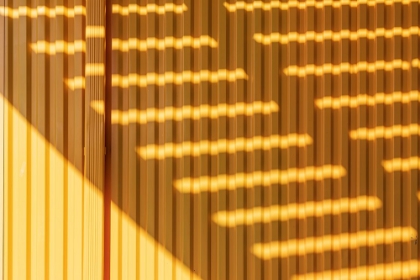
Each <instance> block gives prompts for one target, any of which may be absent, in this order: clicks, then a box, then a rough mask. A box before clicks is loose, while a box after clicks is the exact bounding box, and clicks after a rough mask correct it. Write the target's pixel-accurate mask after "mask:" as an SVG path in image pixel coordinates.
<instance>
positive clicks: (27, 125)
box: [0, 0, 104, 279]
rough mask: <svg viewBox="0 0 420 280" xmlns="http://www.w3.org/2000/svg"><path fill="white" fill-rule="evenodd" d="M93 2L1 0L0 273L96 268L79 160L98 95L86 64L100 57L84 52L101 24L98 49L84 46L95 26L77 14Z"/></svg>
mask: <svg viewBox="0 0 420 280" xmlns="http://www.w3.org/2000/svg"><path fill="white" fill-rule="evenodd" d="M96 2H97V1H96ZM3 3H4V4H3ZM87 10H88V13H87ZM100 11H101V9H100V6H97V7H95V8H91V9H90V10H89V7H86V5H85V2H84V1H81V0H75V1H58V0H57V1H11V0H10V1H9V0H6V1H2V5H1V7H0V16H1V21H2V25H1V27H2V29H3V27H4V30H5V32H4V33H3V32H1V34H2V35H1V36H2V37H1V39H2V40H1V48H0V49H1V51H2V52H3V51H4V60H3V53H2V55H1V58H2V59H1V60H0V63H1V73H2V77H1V81H2V82H1V87H0V90H1V97H2V102H4V105H5V110H4V114H3V116H4V143H5V153H4V174H5V178H4V186H5V188H4V192H5V199H4V205H5V215H4V224H5V231H4V235H5V237H4V251H3V250H2V251H3V256H4V279H100V277H101V275H102V272H103V266H102V261H103V255H102V248H103V242H102V240H103V239H102V236H103V231H102V228H101V226H102V224H103V219H102V217H103V215H102V212H103V206H102V205H103V200H102V192H101V190H100V189H99V190H98V188H97V187H93V184H96V185H97V186H99V187H100V185H98V182H96V181H95V176H94V175H93V173H92V172H89V169H88V167H89V165H86V164H84V146H85V144H84V143H85V138H86V141H88V140H89V139H90V138H89V137H90V135H92V132H91V130H89V126H88V125H85V121H86V122H89V121H92V120H91V119H92V118H89V114H88V115H87V117H85V115H86V114H85V107H84V105H85V103H86V102H85V98H86V100H89V99H88V98H90V97H91V96H98V95H97V94H96V95H95V92H98V90H97V89H96V88H97V86H96V87H95V85H93V86H92V80H95V78H94V75H95V73H96V72H97V71H96V67H89V64H90V63H95V62H99V63H100V62H101V61H100V60H98V61H96V60H94V59H95V58H93V56H92V54H93V53H95V52H96V51H99V53H100V52H102V53H103V43H102V42H103V38H104V32H102V33H103V34H102V38H101V39H100V43H102V48H100V46H99V47H97V46H95V45H93V48H95V49H94V50H93V51H89V50H91V49H92V44H91V43H92V42H91V41H89V40H88V41H86V37H88V38H89V36H90V37H92V36H94V35H95V34H96V33H95V30H93V32H90V33H89V30H86V29H87V24H86V23H87V22H88V23H89V22H90V23H93V24H92V25H94V24H95V23H96V22H95V19H97V18H98V17H99V16H100V15H101V13H100ZM87 14H88V16H87ZM89 15H90V16H89ZM102 16H103V17H104V4H103V5H102ZM89 19H90V20H89ZM103 21H104V19H103V20H102V25H103ZM3 24H4V25H3ZM96 25H100V22H99V23H96ZM102 29H104V28H103V27H102ZM90 31H92V30H91V29H90ZM3 35H4V37H3ZM86 49H87V50H88V51H87V52H86ZM102 61H103V60H102ZM94 66H95V65H94ZM85 68H86V69H85ZM3 78H4V83H3ZM89 79H90V80H89ZM98 79H100V78H98ZM103 79H104V78H103V77H102V84H103V83H104V80H103ZM85 80H86V84H87V89H86V90H85ZM101 92H102V93H103V89H102V91H101ZM87 109H88V110H92V109H90V106H88V107H87ZM88 113H89V112H88ZM2 121H3V119H2ZM85 131H87V133H85ZM102 138H103V136H102ZM96 146H97V147H98V149H100V141H96ZM89 152H90V150H89V146H88V149H87V151H86V153H87V154H88V156H87V158H88V159H90V158H91V157H89V155H91V153H89ZM102 153H103V148H102ZM2 161H3V160H2ZM101 161H102V162H103V159H102V160H101ZM90 162H92V160H91V161H90ZM90 165H91V164H90ZM85 166H87V167H86V169H88V170H87V171H86V172H84V170H85V168H84V167H85ZM98 167H99V165H98ZM100 171H101V170H100V169H97V172H98V173H99V172H100ZM84 174H86V176H84ZM99 176H102V178H103V170H102V175H99ZM2 181H3V180H2Z"/></svg>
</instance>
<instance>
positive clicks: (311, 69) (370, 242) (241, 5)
mask: <svg viewBox="0 0 420 280" xmlns="http://www.w3.org/2000/svg"><path fill="white" fill-rule="evenodd" d="M380 2H381V3H384V4H388V5H392V4H393V2H395V1H348V2H346V1H337V2H334V1H304V2H298V1H288V2H284V3H281V2H280V1H272V2H269V3H263V2H261V1H254V2H252V3H245V2H241V1H239V2H236V3H235V4H229V3H225V4H224V5H225V7H226V8H227V10H228V11H229V12H235V11H237V10H240V9H243V10H246V11H253V10H254V9H263V10H270V9H273V8H279V9H283V10H288V9H290V8H293V7H296V8H299V9H305V8H307V7H309V6H313V7H316V8H323V7H325V6H332V7H341V6H342V5H350V6H352V7H357V6H358V5H361V4H367V5H377V4H378V3H380ZM410 2H411V1H403V4H408V3H410ZM411 35H419V28H418V27H412V28H409V29H402V28H394V29H383V28H379V29H376V30H374V31H370V30H358V32H351V31H349V30H343V31H340V32H332V31H325V32H322V33H316V32H306V33H305V34H299V33H296V32H293V33H288V34H287V35H282V34H280V33H272V34H269V35H263V34H255V35H254V39H255V41H256V42H257V43H261V44H266V45H267V44H272V43H274V42H278V43H281V44H288V43H290V42H297V43H305V42H307V41H315V42H323V41H325V40H333V41H340V40H343V39H350V40H358V39H360V38H367V39H375V38H377V37H385V38H392V37H395V36H402V37H409V36H411ZM411 64H412V65H411V66H413V67H416V66H418V64H419V62H418V60H413V61H412V63H411ZM397 68H398V69H403V70H408V69H409V68H410V63H409V62H406V61H402V60H394V61H376V62H374V63H368V62H359V63H358V64H356V65H354V64H352V65H350V64H349V63H342V64H340V65H332V64H327V65H325V64H324V65H321V66H317V65H306V66H303V67H299V66H289V67H287V68H286V69H285V70H284V72H285V74H286V75H295V76H299V77H305V76H307V75H324V74H325V73H331V74H341V73H344V72H349V73H358V72H360V71H367V72H374V71H377V70H385V71H392V70H394V69H397ZM410 98H411V99H418V98H419V97H418V92H413V94H411V95H410V97H409V98H407V97H405V96H404V97H403V96H402V95H398V94H397V93H394V96H393V97H392V98H391V99H393V100H392V101H394V100H397V99H399V100H401V101H403V102H409V101H408V100H410ZM330 99H331V98H330ZM348 99H350V97H349V98H348ZM382 99H383V100H382ZM388 99H389V97H388V96H385V95H384V94H382V96H381V95H378V96H377V98H375V97H374V98H373V100H372V97H369V99H366V100H365V99H356V100H357V101H359V100H360V101H359V102H357V101H356V102H357V103H361V102H363V101H366V103H367V102H369V103H376V102H381V101H383V102H389V101H388ZM367 100H368V101H367ZM320 101H323V102H322V103H320ZM325 101H327V102H325ZM328 101H330V102H329V103H333V102H332V101H333V100H325V99H324V100H318V107H321V109H322V108H324V106H325V105H329V104H328ZM342 101H347V103H351V105H353V104H354V103H355V102H354V101H353V100H341V98H340V99H338V102H336V103H338V104H339V105H338V106H340V107H341V106H345V105H344V104H345V102H342ZM351 101H353V102H351ZM325 103H327V104H325ZM319 105H321V106H319ZM322 105H324V106H322ZM334 105H335V104H334ZM325 107H327V106H325ZM412 134H419V127H418V125H409V126H394V127H391V128H384V127H377V128H373V129H367V128H362V129H358V130H355V131H351V132H350V137H351V138H353V139H361V138H363V139H368V140H374V139H376V138H391V137H395V136H403V137H407V136H409V135H412ZM383 165H384V166H385V169H388V170H390V169H392V168H400V169H409V168H411V167H413V166H416V167H418V165H419V160H418V158H415V159H414V158H412V159H410V160H408V161H404V162H401V161H398V160H397V161H396V160H393V161H390V162H386V161H384V162H383ZM344 171H345V170H344ZM242 175H243V174H240V176H239V177H240V179H242ZM265 175H266V176H267V177H269V175H268V174H265ZM251 178H252V177H251ZM209 179H210V178H207V180H202V181H201V182H197V181H195V183H196V184H195V185H193V186H191V184H190V185H189V186H188V187H189V190H191V189H193V188H195V189H196V190H197V189H200V188H202V186H203V185H205V184H206V185H207V186H206V187H207V188H205V187H204V188H205V189H209V185H210V183H209V182H208V181H209ZM229 179H231V180H232V182H229V183H228V180H229ZM240 179H239V181H240V182H241V181H242V180H240ZM270 179H272V178H270ZM270 179H268V181H269V183H274V184H275V183H277V182H278V180H275V179H274V180H273V182H272V181H271V180H270ZM210 180H213V182H215V183H214V184H213V185H214V186H213V189H218V184H217V183H218V181H217V180H214V179H210ZM225 180H226V181H227V182H226V183H225V186H226V189H233V188H231V187H230V186H231V185H235V183H236V177H234V176H232V178H222V180H221V181H225ZM177 183H178V186H179V185H180V184H179V181H178V182H177ZM184 183H187V182H186V181H185V182H184ZM241 183H244V182H241ZM258 183H261V182H258ZM283 183H285V182H283ZM222 184H223V183H222ZM175 185H177V184H175ZM210 186H211V185H210ZM210 188H211V187H210ZM353 200H356V201H353ZM367 200H368V198H367V197H358V198H354V199H352V201H350V199H347V198H344V199H341V200H337V201H334V202H332V201H331V200H328V201H322V202H307V203H305V204H302V205H297V204H289V205H285V206H277V205H276V206H271V207H266V208H262V207H255V208H252V209H237V210H235V211H220V212H218V213H216V214H214V215H213V221H214V222H216V223H217V224H219V225H221V226H228V227H236V226H238V225H241V224H244V225H252V224H254V223H259V222H260V223H261V222H271V221H276V220H280V221H286V220H289V219H298V218H306V217H307V216H324V215H328V214H332V212H333V211H334V214H340V213H342V212H359V211H364V210H368V211H369V210H376V209H377V208H379V207H380V205H381V202H380V201H379V199H378V198H376V197H370V198H369V200H370V201H369V202H368V201H367ZM357 201H359V202H360V203H359V204H358V203H357ZM350 205H352V206H353V207H351V210H353V211H350ZM315 209H316V210H315ZM414 236H417V232H416V231H415V230H414V229H413V228H392V229H379V230H375V231H370V232H358V233H354V234H348V233H345V234H340V235H336V236H322V237H311V238H305V239H301V240H288V241H284V242H270V243H264V244H261V243H258V244H255V245H253V247H252V251H253V253H254V254H255V255H256V256H257V257H259V258H261V259H265V260H268V259H272V258H279V257H281V258H287V257H289V256H292V255H304V254H308V253H320V252H324V251H332V250H341V249H355V248H359V247H364V246H375V245H377V244H389V243H395V242H408V241H410V240H412V238H413V237H414ZM416 264H417V263H416ZM392 274H396V273H392ZM365 275H366V274H365ZM415 275H418V273H416V274H415ZM312 276H314V275H312ZM318 276H320V277H321V278H322V276H323V274H319V275H318ZM353 276H354V274H353ZM303 277H304V279H307V277H309V278H310V277H311V275H309V274H305V275H303ZM323 279H325V278H323ZM341 279H343V278H341ZM351 279H353V277H352V278H351Z"/></svg>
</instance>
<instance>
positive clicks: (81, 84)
mask: <svg viewBox="0 0 420 280" xmlns="http://www.w3.org/2000/svg"><path fill="white" fill-rule="evenodd" d="M64 82H65V83H66V85H67V87H68V88H69V89H71V90H75V89H84V88H85V77H81V76H79V77H74V78H71V79H65V80H64Z"/></svg>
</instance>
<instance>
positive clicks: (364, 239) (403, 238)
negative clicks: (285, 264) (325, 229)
mask: <svg viewBox="0 0 420 280" xmlns="http://www.w3.org/2000/svg"><path fill="white" fill-rule="evenodd" d="M416 236H417V231H416V230H415V229H414V228H412V227H394V228H390V229H377V230H372V231H359V232H356V233H342V234H338V235H324V236H320V237H308V238H303V239H294V240H288V241H280V242H279V241H275V242H269V243H257V244H254V245H253V247H252V252H253V253H254V254H255V255H256V256H257V257H258V258H261V259H264V260H270V259H273V258H287V257H289V256H296V255H305V254H313V253H322V252H328V251H338V250H342V249H357V248H360V247H367V246H376V245H379V244H393V243H397V242H409V241H410V240H412V238H413V237H416Z"/></svg>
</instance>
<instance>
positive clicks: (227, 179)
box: [174, 165, 346, 193]
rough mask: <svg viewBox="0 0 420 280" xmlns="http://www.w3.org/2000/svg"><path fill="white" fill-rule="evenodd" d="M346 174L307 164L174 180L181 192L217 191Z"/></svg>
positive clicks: (330, 167) (335, 167) (339, 169)
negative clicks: (284, 168) (282, 168)
mask: <svg viewBox="0 0 420 280" xmlns="http://www.w3.org/2000/svg"><path fill="white" fill-rule="evenodd" d="M345 175H346V169H345V168H344V167H342V166H340V165H324V166H319V167H318V166H316V167H315V166H308V167H305V168H290V169H287V170H271V171H264V172H263V171H255V172H252V173H236V174H232V175H225V174H224V175H219V176H213V177H209V176H202V177H199V178H183V179H179V180H175V182H174V185H175V188H176V189H177V190H178V191H180V192H183V193H200V192H218V191H221V190H235V189H238V188H254V187H256V186H264V187H268V186H270V185H274V184H282V185H286V184H288V183H291V182H299V183H304V182H306V181H310V180H317V181H321V180H324V179H327V178H332V179H339V178H341V177H343V176H345Z"/></svg>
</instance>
